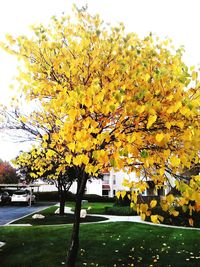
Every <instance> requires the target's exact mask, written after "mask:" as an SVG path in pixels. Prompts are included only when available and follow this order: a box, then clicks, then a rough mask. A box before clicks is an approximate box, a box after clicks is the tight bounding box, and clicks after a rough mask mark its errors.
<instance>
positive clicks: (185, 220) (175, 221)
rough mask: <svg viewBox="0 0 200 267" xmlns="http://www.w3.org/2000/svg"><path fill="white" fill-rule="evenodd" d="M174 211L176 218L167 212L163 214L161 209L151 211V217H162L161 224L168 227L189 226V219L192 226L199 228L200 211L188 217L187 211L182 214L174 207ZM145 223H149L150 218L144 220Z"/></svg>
mask: <svg viewBox="0 0 200 267" xmlns="http://www.w3.org/2000/svg"><path fill="white" fill-rule="evenodd" d="M175 210H176V211H178V212H179V215H178V216H176V217H175V216H173V215H171V214H169V212H165V211H163V210H162V208H161V207H155V208H154V209H152V210H151V212H152V215H155V214H158V215H161V216H162V217H164V220H163V222H162V223H163V224H168V225H176V226H191V225H190V224H189V219H190V218H191V219H192V220H193V226H194V227H198V228H200V220H199V218H200V211H199V212H197V211H193V212H192V214H191V215H190V212H189V210H188V211H186V212H183V210H182V208H181V207H176V208H175ZM146 220H147V221H150V218H149V217H147V218H146Z"/></svg>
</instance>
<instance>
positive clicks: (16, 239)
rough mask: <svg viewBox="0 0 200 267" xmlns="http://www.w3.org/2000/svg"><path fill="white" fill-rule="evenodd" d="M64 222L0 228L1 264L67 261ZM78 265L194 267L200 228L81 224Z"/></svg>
mask: <svg viewBox="0 0 200 267" xmlns="http://www.w3.org/2000/svg"><path fill="white" fill-rule="evenodd" d="M70 233H71V225H67V226H46V227H41V226H35V227H14V226H13V227H1V228H0V241H4V242H6V245H5V246H4V247H2V248H1V250H0V259H1V261H0V266H1V267H8V266H9V267H35V266H37V267H43V266H47V267H57V266H62V265H63V262H64V260H65V255H66V248H67V244H68V241H69V237H70ZM80 239H81V244H80V253H79V256H78V262H77V265H76V266H77V267H82V266H98V267H111V266H113V267H122V266H125V267H127V266H136V267H152V266H154V267H193V266H196V267H197V266H199V261H200V231H198V230H189V229H187V230H184V229H176V228H166V227H158V226H151V225H145V224H137V223H130V222H116V223H102V224H92V225H91V224H90V225H81V229H80Z"/></svg>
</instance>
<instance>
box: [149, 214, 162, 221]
mask: <svg viewBox="0 0 200 267" xmlns="http://www.w3.org/2000/svg"><path fill="white" fill-rule="evenodd" d="M150 218H151V221H152V222H153V223H160V221H159V219H158V215H151V217H150Z"/></svg>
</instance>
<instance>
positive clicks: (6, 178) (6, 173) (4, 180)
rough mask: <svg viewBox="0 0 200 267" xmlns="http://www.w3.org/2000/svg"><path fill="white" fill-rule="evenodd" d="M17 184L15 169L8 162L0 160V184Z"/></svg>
mask: <svg viewBox="0 0 200 267" xmlns="http://www.w3.org/2000/svg"><path fill="white" fill-rule="evenodd" d="M17 182H18V176H17V173H16V169H15V168H13V167H12V166H11V164H10V163H9V162H6V161H2V160H0V184H15V183H17Z"/></svg>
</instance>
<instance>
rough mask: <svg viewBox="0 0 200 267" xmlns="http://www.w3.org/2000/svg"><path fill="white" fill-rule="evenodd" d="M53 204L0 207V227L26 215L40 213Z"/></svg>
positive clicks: (42, 203)
mask: <svg viewBox="0 0 200 267" xmlns="http://www.w3.org/2000/svg"><path fill="white" fill-rule="evenodd" d="M55 204H56V203H54V202H41V203H39V202H38V203H37V204H35V205H32V206H31V207H30V206H22V205H15V206H8V205H6V206H0V225H5V224H7V223H9V222H11V221H13V220H16V219H19V218H20V217H22V216H25V215H28V214H30V213H33V212H37V211H40V210H42V209H45V208H48V207H50V206H52V205H55Z"/></svg>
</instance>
